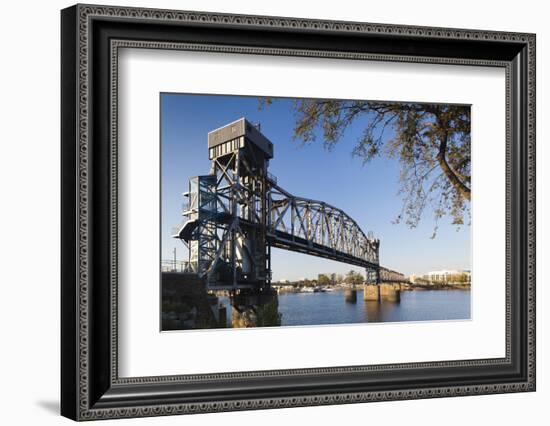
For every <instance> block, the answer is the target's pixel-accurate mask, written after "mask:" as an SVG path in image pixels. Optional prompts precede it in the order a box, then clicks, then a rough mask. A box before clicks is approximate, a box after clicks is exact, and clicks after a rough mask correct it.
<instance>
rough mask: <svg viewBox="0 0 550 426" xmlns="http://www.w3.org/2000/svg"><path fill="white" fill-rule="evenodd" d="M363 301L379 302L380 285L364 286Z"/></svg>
mask: <svg viewBox="0 0 550 426" xmlns="http://www.w3.org/2000/svg"><path fill="white" fill-rule="evenodd" d="M363 300H365V301H367V302H372V301H374V302H379V301H380V286H379V285H378V284H365V285H364V286H363Z"/></svg>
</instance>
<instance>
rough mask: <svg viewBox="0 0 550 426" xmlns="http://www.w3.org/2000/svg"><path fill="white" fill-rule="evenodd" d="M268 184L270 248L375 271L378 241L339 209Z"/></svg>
mask: <svg viewBox="0 0 550 426" xmlns="http://www.w3.org/2000/svg"><path fill="white" fill-rule="evenodd" d="M270 183H271V185H270V190H269V199H268V206H269V207H268V208H269V224H268V229H269V231H268V240H269V242H270V243H271V245H272V246H273V247H278V248H283V249H287V250H293V251H298V252H302V253H306V254H310V255H314V256H320V257H324V258H327V259H332V260H336V261H340V262H344V263H349V264H351V265H356V266H361V267H364V268H366V269H367V271H377V270H378V267H379V255H378V249H379V246H380V241H379V240H378V239H375V238H374V237H373V236H372V235H369V236H367V235H365V233H364V232H363V231H362V229H361V228H360V227H359V225H357V223H356V222H355V220H353V219H352V218H351V217H350V216H348V215H347V214H346V213H345V212H344V211H343V210H341V209H339V208H337V207H334V206H331V205H330V204H327V203H325V202H323V201H317V200H311V199H308V198H301V197H296V196H293V195H291V194H290V193H288V192H287V191H285V190H284V189H282V188H281V187H280V186H278V185H277V184H275V183H274V182H270Z"/></svg>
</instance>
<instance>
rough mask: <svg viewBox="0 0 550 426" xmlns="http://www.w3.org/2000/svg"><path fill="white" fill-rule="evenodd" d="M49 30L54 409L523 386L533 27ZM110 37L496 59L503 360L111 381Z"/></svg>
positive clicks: (113, 21) (214, 19)
mask: <svg viewBox="0 0 550 426" xmlns="http://www.w3.org/2000/svg"><path fill="white" fill-rule="evenodd" d="M61 28H62V32H61V51H62V75H61V82H62V93H61V100H62V120H61V131H62V144H61V145H62V146H61V158H62V184H61V189H62V218H61V220H62V235H61V237H62V282H61V307H62V312H61V320H62V328H61V337H62V341H61V353H62V359H61V367H62V368H61V370H62V374H61V385H62V386H61V413H62V415H64V416H66V417H69V418H71V419H74V420H92V419H105V418H121V417H141V416H159V415H169V414H187V413H205V412H216V411H230V410H247V409H265V408H280V407H293V406H308V405H322V404H344V403H354V402H368V401H383V400H401V399H416V398H435V397H444V396H464V395H478V394H490V393H505V392H522V391H534V390H535V35H533V34H522V33H509V32H491V31H479V30H463V29H448V28H428V27H413V26H401V25H386V24H368V23H358V22H335V21H319V20H306V19H293V18H279V17H264V16H243V15H228V14H215V13H202V12H183V11H169V10H154V9H137V8H126V7H104V6H96V5H76V6H73V7H70V8H67V9H64V10H63V11H62V13H61ZM121 47H133V48H147V49H179V50H181V49H184V50H197V51H215V52H229V53H240V54H247V53H254V54H262V55H286V56H303V57H317V58H341V59H354V60H371V61H372V60H374V61H376V60H378V61H380V60H384V61H396V62H418V63H428V64H453V65H484V66H491V67H500V68H503V69H505V72H506V110H507V113H506V115H507V119H506V126H507V129H506V162H507V164H506V176H502V179H503V180H504V179H506V206H507V212H506V229H505V230H504V229H503V232H505V233H506V356H505V357H504V358H496V359H479V360H459V361H445V362H443V361H442V362H426V363H409V364H383V365H364V366H340V367H334V366H327V367H325V368H311V369H299V370H271V371H253V372H242V373H219V374H204V375H181V376H159V377H135V378H120V377H119V375H118V357H117V345H118V327H117V303H118V299H117V215H116V213H117V209H116V205H117V199H118V198H117V197H118V194H117V143H116V141H117V126H116V120H117V112H118V111H117V87H118V86H117V85H118V78H117V58H118V56H117V55H118V49H119V48H121ZM152 78H154V77H152Z"/></svg>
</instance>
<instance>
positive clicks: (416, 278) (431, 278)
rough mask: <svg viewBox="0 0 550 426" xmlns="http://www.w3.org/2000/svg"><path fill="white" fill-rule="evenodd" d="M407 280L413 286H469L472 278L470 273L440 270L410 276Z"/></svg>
mask: <svg viewBox="0 0 550 426" xmlns="http://www.w3.org/2000/svg"><path fill="white" fill-rule="evenodd" d="M409 279H410V281H411V282H412V283H413V284H432V285H436V284H470V282H471V279H472V277H471V273H470V271H459V270H441V271H430V272H428V273H426V274H424V275H417V274H412V275H411V276H410V277H409Z"/></svg>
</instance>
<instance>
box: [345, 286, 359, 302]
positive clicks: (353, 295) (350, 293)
mask: <svg viewBox="0 0 550 426" xmlns="http://www.w3.org/2000/svg"><path fill="white" fill-rule="evenodd" d="M344 298H345V299H346V302H347V303H356V302H357V290H356V289H355V288H347V289H346V291H345V292H344Z"/></svg>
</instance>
